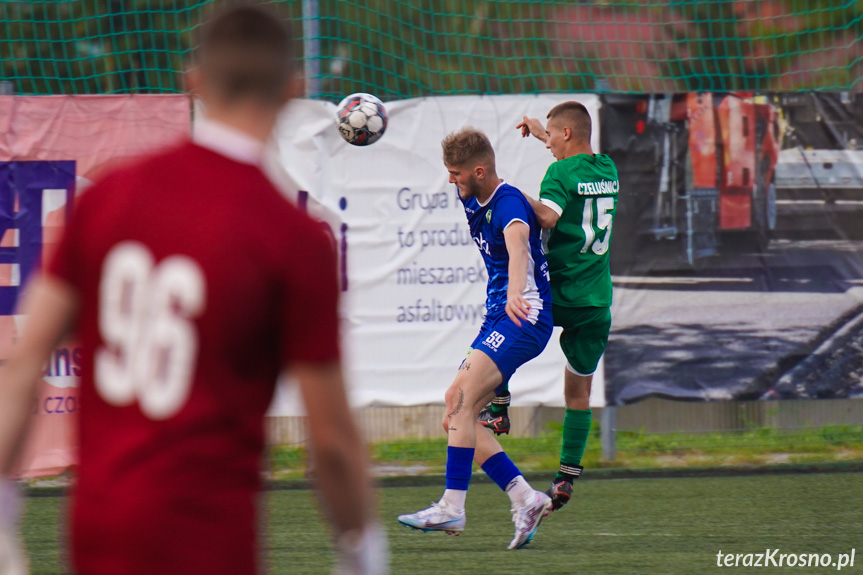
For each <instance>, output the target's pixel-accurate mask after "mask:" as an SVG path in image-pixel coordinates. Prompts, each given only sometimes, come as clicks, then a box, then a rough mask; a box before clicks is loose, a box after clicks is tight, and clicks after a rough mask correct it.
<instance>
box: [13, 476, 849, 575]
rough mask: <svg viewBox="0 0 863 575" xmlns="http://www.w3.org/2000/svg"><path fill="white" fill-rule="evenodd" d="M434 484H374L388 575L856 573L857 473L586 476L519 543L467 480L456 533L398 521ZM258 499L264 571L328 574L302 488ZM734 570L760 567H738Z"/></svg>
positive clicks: (51, 528) (35, 551) (487, 494)
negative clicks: (720, 559)
mask: <svg viewBox="0 0 863 575" xmlns="http://www.w3.org/2000/svg"><path fill="white" fill-rule="evenodd" d="M441 490H442V485H441V486H428V487H388V488H385V489H382V490H381V492H380V509H381V516H382V519H383V521H384V524H385V525H386V527H387V529H388V532H389V536H390V549H391V553H392V566H391V571H392V573H393V574H401V573H406V574H410V575H420V574H430V575H432V574H433V575H440V574H441V573H450V574H452V575H461V574H471V573H483V574H487V573H495V574H501V575H504V574H510V573H512V574H518V575H534V574H549V575H551V574H553V575H558V574H560V575H564V574H572V573H590V574H591V575H603V574H614V575H620V574H634V573H661V574H693V573H715V572H716V570H717V569H718V567H717V565H716V554H717V552H718V551H719V550H722V552H723V553H727V552H731V553H744V554H745V553H764V551H765V549H776V548H778V549H780V553H796V554H800V553H818V554H824V553H830V554H832V555H833V556H834V558H835V557H837V556H838V554H840V553H850V552H851V550H852V549H854V548H856V551H857V552H856V558H855V563H854V566H853V567H850V566H849V567H846V568H845V569H843V570H842V572H843V573H863V539H861V535H860V534H861V533H863V503H861V502H863V474H860V473H836V474H805V475H759V476H748V477H706V478H665V479H621V480H602V481H599V480H593V481H591V480H590V479H589V477H587V476H586V477H585V479H582V480H581V481H579V482H578V484H577V485H576V494H575V498H574V500H573V501H572V502H570V504H569V505H568V506H567V507H566V508H564V509H563V510H562V511H560V512H556V513H553V514H552V515H551V516H549V517H547V518H546V519H545V521H544V522H543V525H542V527H541V528H540V530H539V532H538V534H537V536H536V539H535V540H534V541H533V543H531V544H530V545H529V546H528V547H527V548H526V549H523V550H519V551H508V550H507V549H506V546H507V544H508V543H509V540H510V538H511V537H512V534H513V524H512V523H511V521H510V514H509V499H508V498H507V497H506V495H505V494H503V493H502V492H501V491H500V490H499V489H498V488H497V487H495V486H494V485H491V484H488V483H479V482H476V483H475V484H474V485H473V486H472V487H471V490H470V493H469V494H468V501H467V518H468V523H467V528H466V530H465V532H464V533H463V534H462V535H461V536H460V537H452V536H447V535H444V534H442V533H420V532H418V531H413V530H410V529H408V528H406V527H402V526H401V525H399V524H398V523H397V522H396V520H395V517H396V516H397V515H398V514H400V513H407V512H412V511H416V510H418V509H421V508H424V507H427V506H428V505H429V504H430V502H432V501H434V500H437V499H438V498H439V497H440V494H441V492H442V491H441ZM267 497H268V502H269V506H268V507H269V513H270V517H269V524H270V534H269V557H270V568H271V570H270V572H271V573H273V574H277V575H281V574H284V575H287V574H295V575H299V574H312V573H314V574H327V573H329V572H330V568H331V565H332V552H331V548H330V544H329V539H328V535H327V530H326V527H325V525H324V524H323V523H322V522H321V520H320V518H319V514H318V508H317V504H316V502H315V500H314V498H313V496H312V494H310V493H309V492H308V491H303V490H287V491H273V492H270V493H269V494H268V495H267ZM63 501H64V500H63V499H62V498H57V497H34V498H30V499H29V500H28V502H27V514H26V517H25V521H24V529H23V530H24V536H25V540H26V545H27V548H28V551H29V554H30V557H31V562H32V573H33V575H48V574H51V575H54V574H60V573H64V571H63V570H62V568H61V566H60V560H59V553H58V545H57V532H58V527H57V525H58V515H59V512H58V510H59V509H60V508H61V506H62V505H63ZM732 570H735V571H738V572H743V573H746V572H751V571H753V570H754V571H759V570H758V569H754V568H745V567H739V568H737V569H734V568H732ZM768 571H770V572H771V573H794V572H800V571H804V572H806V573H835V572H837V570H836V568H835V567H832V568H823V567H806V568H803V569H801V568H800V567H796V568H789V567H770V568H768Z"/></svg>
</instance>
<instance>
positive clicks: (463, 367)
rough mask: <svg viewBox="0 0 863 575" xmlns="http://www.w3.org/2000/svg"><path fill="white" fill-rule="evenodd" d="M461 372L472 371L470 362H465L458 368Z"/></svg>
mask: <svg viewBox="0 0 863 575" xmlns="http://www.w3.org/2000/svg"><path fill="white" fill-rule="evenodd" d="M458 370H459V371H470V364H469V363H468V362H464V363H463V364H461V367H460V368H458Z"/></svg>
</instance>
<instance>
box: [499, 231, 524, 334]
mask: <svg viewBox="0 0 863 575" xmlns="http://www.w3.org/2000/svg"><path fill="white" fill-rule="evenodd" d="M503 239H504V241H505V242H506V251H507V253H508V254H509V282H508V287H507V292H506V314H507V315H508V316H509V318H510V319H511V320H512V322H513V323H514V324H515V325H517V326H519V327H521V320H526V319H527V314H528V312H529V311H530V304H529V303H528V302H527V300H525V299H524V297H522V294H523V293H524V288H525V287H526V286H527V262H528V258H529V257H530V228H528V227H527V224H526V223H524V222H521V221H518V220H514V221H512V222H510V224H509V225H507V227H506V228H505V229H504V230H503Z"/></svg>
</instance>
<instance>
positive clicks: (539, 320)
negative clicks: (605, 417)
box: [398, 128, 552, 549]
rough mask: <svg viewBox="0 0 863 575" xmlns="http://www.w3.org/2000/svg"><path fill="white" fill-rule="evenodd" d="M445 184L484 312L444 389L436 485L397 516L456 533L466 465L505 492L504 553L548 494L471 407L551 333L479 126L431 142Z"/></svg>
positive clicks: (538, 258) (540, 282)
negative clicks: (480, 265) (413, 509)
mask: <svg viewBox="0 0 863 575" xmlns="http://www.w3.org/2000/svg"><path fill="white" fill-rule="evenodd" d="M441 145H442V147H443V160H444V164H445V165H446V168H447V170H448V171H449V174H450V178H449V181H450V182H451V183H453V184H455V185H456V186H457V187H458V191H459V197H460V198H461V201H462V203H463V204H464V210H465V214H466V215H467V219H468V223H469V224H470V233H471V236H472V237H473V239H474V241H475V242H476V244H477V246H478V247H479V250H480V252H481V253H482V257H483V260H484V261H485V265H486V269H487V270H488V296H487V298H486V318H485V321H484V322H483V325H482V327H481V328H480V331H479V335H478V336H477V337H476V339H475V340H474V342H473V343H472V344H471V348H470V350H469V352H468V356H467V357H466V358H465V360H464V361H463V362H462V364H461V366H460V367H459V369H458V372H457V373H456V377H455V380H454V381H453V383H452V385H450V387H449V389H447V391H446V396H445V397H446V411H445V414H444V418H443V426H444V430H445V431H446V432H447V437H448V442H447V443H448V447H447V464H446V491H444V494H443V497H442V498H441V500H440V501H439V502H437V503H435V504H433V505H432V506H431V507H429V508H428V509H424V510H422V511H418V512H417V513H411V514H407V515H400V516H399V518H398V520H399V522H400V523H402V524H403V525H407V526H408V527H412V528H414V529H419V530H421V531H426V532H427V531H445V532H447V533H450V534H458V533H459V532H461V531H462V530H463V529H464V526H465V511H464V505H465V498H466V496H467V488H468V484H469V483H470V476H471V469H472V464H473V461H476V462H477V463H478V464H479V465H480V466H481V467H482V469H483V471H485V472H486V474H488V476H489V477H491V479H492V480H493V481H494V482H495V483H496V484H497V485H498V486H499V487H500V488H501V489H503V490H504V491H506V493H507V495H509V498H510V500H511V501H512V514H513V522H514V523H515V536H514V537H513V539H512V541H511V542H510V544H509V547H508V548H509V549H520V548H521V547H524V546H525V545H527V544H528V543H530V541H531V540H532V539H533V537H534V534H535V533H536V530H537V529H538V528H539V524H540V521H541V520H542V518H543V517H544V516H545V515H546V514H547V513H548V511H549V510H550V509H551V499H550V497H549V496H548V495H546V494H545V493H543V492H541V491H537V490H535V489H533V488H532V487H531V486H530V484H529V483H528V482H527V481H526V480H525V479H524V477H523V476H522V475H521V472H520V471H519V470H518V468H517V467H516V466H515V464H514V463H513V462H512V461H511V460H510V459H509V457H507V455H506V453H504V451H503V448H502V447H501V446H500V444H499V443H498V442H497V440H496V439H495V438H494V436H493V435H492V434H491V433H490V432H489V431H487V430H485V429H484V428H483V426H482V425H481V424H480V423H479V422H478V421H477V420H476V417H477V415H478V413H479V410H480V409H481V408H482V407H483V406H484V405H485V404H486V403H488V401H489V400H491V398H492V397H493V396H494V392H495V389H497V388H498V387H499V386H500V385H502V384H503V383H504V382H508V381H509V378H510V377H511V376H512V374H513V373H514V372H515V370H516V369H518V367H519V366H521V365H522V364H523V363H525V362H527V361H529V360H530V359H532V358H534V357H536V356H537V355H539V354H540V352H542V350H543V349H544V348H545V344H546V343H548V339H549V337H550V336H551V331H552V319H551V288H550V287H549V280H548V264H547V263H546V260H545V255H543V252H542V246H541V243H540V237H539V233H540V227H539V224H538V223H537V220H536V216H535V214H534V212H533V210H532V209H531V207H530V204H529V203H528V202H527V200H526V199H525V198H524V196H523V195H522V193H521V192H519V191H518V190H517V189H516V188H514V187H512V186H510V185H509V184H507V183H506V182H504V181H503V180H501V179H500V178H499V177H498V176H497V172H496V170H495V161H494V150H493V149H492V147H491V142H489V140H488V138H487V137H486V136H485V134H483V133H482V132H480V131H478V130H476V129H473V128H464V129H462V130H459V131H457V132H453V133H452V134H450V135H448V136H447V137H446V138H445V139H444V140H443V142H442V143H441Z"/></svg>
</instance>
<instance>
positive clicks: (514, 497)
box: [399, 350, 551, 549]
mask: <svg viewBox="0 0 863 575" xmlns="http://www.w3.org/2000/svg"><path fill="white" fill-rule="evenodd" d="M501 381H502V377H501V374H500V371H499V370H498V368H497V366H496V365H495V363H494V362H493V361H492V360H491V358H489V357H488V356H487V355H486V354H485V353H483V352H482V351H480V350H473V351H472V352H471V354H470V355H469V356H468V358H467V359H466V360H465V361H464V363H463V364H462V366H461V367H460V368H459V371H458V374H457V375H456V378H455V380H454V381H453V383H452V385H451V386H450V387H449V389H448V390H447V392H446V396H445V398H446V412H445V414H444V418H443V422H442V423H443V426H444V429H445V430H446V432H447V437H448V441H447V443H448V448H447V449H448V451H447V474H446V476H447V489H446V491H444V495H443V497H442V498H441V500H440V501H439V502H438V503H435V504H433V505H432V506H431V507H430V508H428V509H424V510H422V511H419V512H417V513H412V514H408V515H401V516H399V522H400V523H402V524H403V525H407V526H408V527H412V528H414V529H419V530H422V531H446V532H447V533H458V532H460V531H461V530H463V529H464V525H465V514H464V504H465V499H466V496H467V486H468V483H469V480H470V474H471V466H472V463H473V461H472V460H473V459H476V461H477V462H478V463H480V464H481V465H482V467H483V470H484V471H486V473H488V474H489V476H490V477H492V479H493V480H495V482H496V483H498V485H500V486H501V488H502V489H504V490H505V491H506V492H507V494H508V495H509V497H510V500H511V501H512V502H513V508H512V512H513V521H514V522H515V524H516V534H515V537H514V538H513V540H512V542H511V543H510V545H509V548H510V549H518V548H521V547H523V546H525V545H526V544H527V543H529V542H530V541H531V539H533V536H534V534H535V533H536V530H537V529H538V528H539V523H540V521H541V520H542V517H543V516H544V515H545V514H546V511H547V510H548V509H549V508H550V505H551V501H550V499H549V497H548V496H547V495H546V494H544V493H542V492H539V491H535V490H534V489H533V488H531V487H530V485H529V484H528V483H527V482H526V481H525V480H524V477H522V475H521V472H519V471H518V469H517V468H516V467H515V465H514V464H513V463H512V461H510V460H509V458H508V457H506V454H505V453H504V452H503V449H502V448H501V446H500V444H499V443H498V442H497V440H496V439H495V438H494V437H492V436H491V434H490V433H488V432H487V431H485V429H484V428H483V427H482V425H481V424H480V423H479V422H477V421H476V416H477V414H478V413H479V411H480V409H482V406H484V405H485V404H486V403H487V402H488V401H489V400H490V399H491V397H492V396H493V395H494V389H495V387H496V386H497V385H499V384H500V382H501ZM468 456H469V457H470V459H467V458H468Z"/></svg>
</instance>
